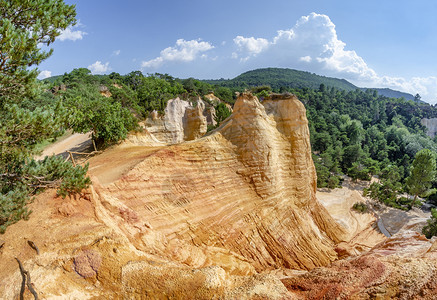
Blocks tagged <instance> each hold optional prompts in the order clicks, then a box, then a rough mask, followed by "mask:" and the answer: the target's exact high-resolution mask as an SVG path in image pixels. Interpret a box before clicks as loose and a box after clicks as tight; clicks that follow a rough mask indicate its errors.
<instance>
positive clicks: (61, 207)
mask: <svg viewBox="0 0 437 300" xmlns="http://www.w3.org/2000/svg"><path fill="white" fill-rule="evenodd" d="M140 140H141V138H135V139H134V140H131V141H130V142H129V144H128V145H124V146H119V147H115V148H113V149H109V150H108V151H106V152H105V153H103V154H102V155H100V156H97V157H95V158H93V160H91V162H90V174H91V176H92V179H93V182H94V184H93V187H91V188H90V190H89V191H88V193H86V194H85V195H83V196H82V197H71V198H68V199H66V200H63V199H60V198H56V197H54V191H47V192H46V193H45V194H44V195H41V196H39V197H38V198H37V199H36V201H35V202H34V203H33V204H32V205H31V209H32V210H33V211H34V212H33V214H32V215H31V217H30V220H29V221H27V222H26V221H21V222H19V223H17V224H14V225H12V226H11V227H10V228H8V230H7V232H6V234H5V235H4V237H2V239H4V240H5V244H4V246H3V247H2V249H1V250H0V255H1V263H2V270H1V271H0V282H1V283H2V288H3V287H4V288H5V290H4V292H3V294H2V295H1V296H2V297H4V298H7V299H12V298H14V297H15V298H16V297H17V296H18V295H19V288H20V282H21V281H20V278H21V276H20V273H19V271H18V267H17V263H16V262H15V260H14V257H15V256H18V257H20V259H21V260H22V261H23V264H24V267H25V269H27V270H29V271H30V273H31V275H32V282H33V283H34V286H35V289H36V290H37V292H39V294H40V296H41V298H50V297H56V296H62V297H70V298H72V299H87V298H92V297H98V296H102V295H104V296H105V297H107V298H112V299H117V298H118V299H123V298H124V299H126V298H128V299H133V298H136V299H139V298H145V299H147V298H182V299H210V298H212V297H213V296H214V297H216V298H230V299H244V298H249V299H260V298H263V297H264V298H269V299H284V298H291V297H292V293H291V292H289V291H287V289H286V288H285V286H284V284H283V283H281V281H280V280H279V279H278V277H277V276H273V275H272V274H270V275H269V274H267V273H265V272H266V271H269V270H273V269H284V268H290V269H300V270H308V269H313V268H315V267H321V266H326V265H328V264H330V263H331V262H332V261H333V260H335V259H336V258H337V253H336V252H335V250H334V249H335V245H336V244H337V243H339V242H342V241H345V240H346V239H347V237H348V236H349V234H348V233H347V230H346V229H345V228H344V227H342V226H340V225H339V224H338V223H336V222H335V221H334V219H333V218H332V217H331V216H330V215H329V213H328V212H327V211H326V209H325V208H324V207H323V206H322V205H321V204H320V203H319V202H318V201H317V199H316V195H315V193H316V173H315V169H314V165H313V162H312V159H311V152H310V142H309V132H308V126H307V119H306V115H305V109H304V106H303V105H302V103H301V102H299V100H298V99H297V98H296V97H295V96H292V95H290V96H285V97H276V96H274V97H272V98H271V99H266V100H264V101H263V103H262V104H261V103H260V102H259V101H258V99H257V98H256V97H254V96H252V95H251V94H246V93H245V94H241V95H240V96H239V97H238V100H237V102H236V103H235V106H234V112H233V114H232V116H231V117H229V118H228V119H227V120H226V121H225V122H223V124H222V126H221V127H219V128H218V129H217V130H215V131H214V132H212V133H210V134H209V135H207V136H205V137H203V138H201V139H198V140H194V141H190V142H185V143H181V144H177V145H173V146H168V147H163V146H160V147H155V148H152V149H151V148H150V147H141V146H135V145H134V144H135V143H137V142H139V141H140ZM111 169H113V170H116V171H114V172H113V173H112V174H111V175H108V174H105V173H108V172H112V171H111ZM102 170H104V172H103V171H102ZM28 240H32V241H34V242H35V243H36V244H37V245H38V246H39V250H40V254H39V255H38V254H36V253H35V251H34V250H32V249H31V248H30V247H29V246H28V245H27V241H28ZM286 286H287V287H288V288H289V289H290V290H292V288H290V284H286ZM26 293H27V292H26Z"/></svg>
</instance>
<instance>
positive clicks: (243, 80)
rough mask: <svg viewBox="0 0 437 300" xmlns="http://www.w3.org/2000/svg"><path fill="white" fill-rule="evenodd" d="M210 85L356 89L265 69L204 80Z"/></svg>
mask: <svg viewBox="0 0 437 300" xmlns="http://www.w3.org/2000/svg"><path fill="white" fill-rule="evenodd" d="M205 82H207V83H210V84H216V85H220V86H225V87H238V88H250V87H254V86H261V85H269V86H270V87H271V88H272V89H273V90H275V91H277V92H281V91H283V90H285V89H289V88H305V87H306V88H311V89H317V88H318V87H319V86H320V84H324V85H326V86H332V87H336V88H338V89H343V90H346V91H353V90H355V89H357V87H356V86H355V85H353V84H352V83H350V82H348V81H346V80H344V79H337V78H331V77H325V76H320V75H316V74H314V73H309V72H304V71H298V70H293V69H281V68H266V69H257V70H253V71H248V72H245V73H243V74H241V75H239V76H237V77H235V78H234V79H229V80H225V79H219V80H205Z"/></svg>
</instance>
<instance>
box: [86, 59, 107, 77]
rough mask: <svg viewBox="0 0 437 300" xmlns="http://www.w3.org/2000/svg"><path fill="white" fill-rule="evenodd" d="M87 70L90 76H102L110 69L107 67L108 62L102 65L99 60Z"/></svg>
mask: <svg viewBox="0 0 437 300" xmlns="http://www.w3.org/2000/svg"><path fill="white" fill-rule="evenodd" d="M88 69H89V70H90V71H91V73H92V74H103V73H105V72H107V71H109V70H111V67H110V66H109V62H107V63H105V64H103V63H102V62H101V61H100V60H98V61H96V62H95V63H93V64H91V65H89V66H88Z"/></svg>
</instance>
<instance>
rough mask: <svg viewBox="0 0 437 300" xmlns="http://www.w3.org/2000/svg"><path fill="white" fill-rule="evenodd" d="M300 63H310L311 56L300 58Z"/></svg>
mask: <svg viewBox="0 0 437 300" xmlns="http://www.w3.org/2000/svg"><path fill="white" fill-rule="evenodd" d="M299 60H300V61H304V62H307V63H309V62H311V61H312V60H313V59H312V58H311V56H309V55H307V56H302V57H301V58H299Z"/></svg>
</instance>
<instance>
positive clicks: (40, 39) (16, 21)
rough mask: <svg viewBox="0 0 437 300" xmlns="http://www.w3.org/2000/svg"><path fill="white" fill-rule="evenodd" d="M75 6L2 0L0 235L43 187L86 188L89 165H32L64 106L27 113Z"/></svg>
mask: <svg viewBox="0 0 437 300" xmlns="http://www.w3.org/2000/svg"><path fill="white" fill-rule="evenodd" d="M75 16H76V12H75V7H74V5H66V4H65V3H64V2H63V1H62V0H30V1H22V0H0V232H1V233H2V232H4V231H5V229H6V227H7V226H8V225H10V224H12V223H14V222H16V221H18V220H19V219H21V218H26V217H27V216H28V215H29V213H30V212H29V211H28V210H27V208H26V204H27V203H28V201H29V199H30V198H29V196H31V195H32V194H34V193H36V192H37V191H39V190H41V189H43V188H47V187H57V188H58V193H59V194H60V195H66V194H68V193H74V192H79V191H80V190H82V189H83V188H85V187H87V186H88V185H89V184H90V179H89V178H88V177H86V176H85V174H86V172H87V169H88V166H85V167H80V166H78V167H73V166H72V164H71V163H67V162H64V161H63V159H62V158H58V157H50V158H46V159H45V160H43V161H40V162H36V161H34V160H32V159H31V155H32V150H33V148H34V147H35V145H36V144H37V143H39V142H40V141H42V140H44V139H46V138H48V137H51V136H53V135H54V134H55V133H56V132H58V131H59V129H60V126H61V124H62V122H61V119H62V111H63V109H62V106H61V105H60V104H59V105H58V106H57V107H52V108H50V107H49V108H41V107H40V108H36V109H32V110H30V109H28V108H25V107H23V106H22V105H21V104H22V101H23V100H25V101H32V100H33V99H34V97H36V96H37V94H38V92H39V89H38V87H39V84H38V82H37V80H36V76H37V74H38V70H37V69H33V70H29V69H28V68H29V67H32V66H35V65H38V64H39V63H40V62H42V61H43V60H44V59H46V58H48V57H49V56H50V55H51V54H52V51H53V50H49V51H44V50H42V48H41V47H40V45H45V46H49V45H50V44H51V43H53V42H54V41H55V38H56V37H57V36H58V35H59V34H60V31H61V30H63V29H66V28H67V27H68V26H71V25H74V24H75V22H76V19H75Z"/></svg>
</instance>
